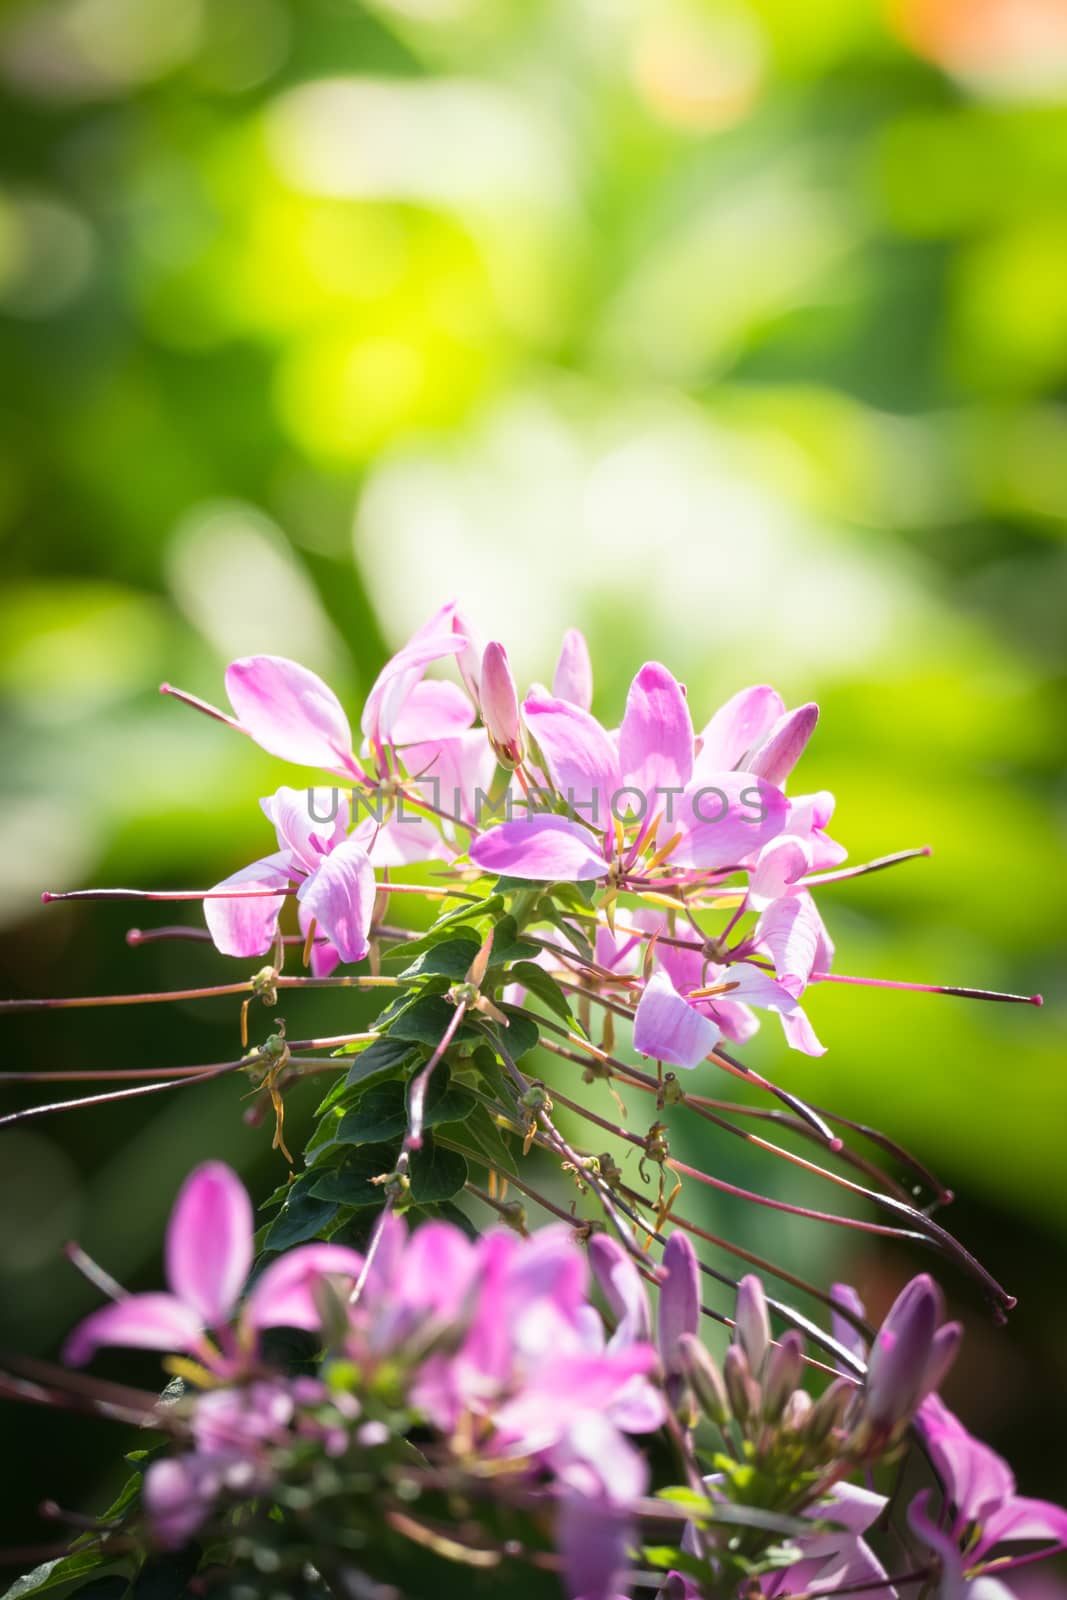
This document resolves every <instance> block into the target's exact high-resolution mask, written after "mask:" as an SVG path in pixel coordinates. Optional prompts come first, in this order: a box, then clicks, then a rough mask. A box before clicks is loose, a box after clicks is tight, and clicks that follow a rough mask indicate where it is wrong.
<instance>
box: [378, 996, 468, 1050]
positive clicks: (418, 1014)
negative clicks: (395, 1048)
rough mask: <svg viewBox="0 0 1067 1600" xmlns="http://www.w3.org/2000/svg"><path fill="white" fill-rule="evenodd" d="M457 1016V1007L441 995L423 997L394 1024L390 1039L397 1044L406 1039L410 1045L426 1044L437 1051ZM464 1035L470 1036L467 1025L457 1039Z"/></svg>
mask: <svg viewBox="0 0 1067 1600" xmlns="http://www.w3.org/2000/svg"><path fill="white" fill-rule="evenodd" d="M455 1015H456V1008H455V1006H452V1005H449V1003H448V1001H447V1000H443V999H442V998H441V996H440V995H436V994H428V995H422V996H421V997H420V998H419V999H418V1000H416V1001H415V1004H414V1005H412V1006H409V1007H408V1009H407V1010H406V1011H404V1012H403V1013H402V1014H401V1015H400V1016H398V1017H397V1019H396V1020H395V1022H393V1023H392V1025H391V1027H390V1031H389V1037H390V1039H392V1040H394V1041H397V1042H399V1041H400V1040H402V1039H406V1040H407V1041H408V1043H409V1044H425V1045H429V1046H430V1048H431V1049H435V1048H436V1046H437V1045H439V1044H440V1043H441V1040H442V1039H443V1038H444V1034H445V1030H446V1028H447V1027H448V1026H449V1024H450V1023H451V1022H452V1021H453V1019H454V1018H455ZM464 1035H467V1036H469V1029H468V1028H467V1026H466V1023H464V1024H462V1025H461V1027H460V1029H459V1032H458V1034H457V1036H456V1037H457V1038H462V1037H463V1036H464Z"/></svg>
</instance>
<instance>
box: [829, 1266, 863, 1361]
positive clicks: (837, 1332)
mask: <svg viewBox="0 0 1067 1600" xmlns="http://www.w3.org/2000/svg"><path fill="white" fill-rule="evenodd" d="M830 1294H831V1296H832V1297H833V1299H834V1300H835V1301H836V1302H837V1304H838V1305H840V1306H844V1307H845V1309H846V1310H847V1311H851V1312H852V1313H853V1315H854V1316H857V1317H859V1318H860V1320H861V1321H863V1320H865V1319H866V1316H867V1307H866V1306H865V1305H864V1303H863V1301H862V1300H861V1299H860V1297H859V1295H858V1294H857V1293H856V1291H855V1289H854V1288H853V1287H852V1285H851V1284H850V1283H833V1284H831V1285H830ZM830 1331H831V1333H832V1334H833V1336H834V1338H835V1339H836V1340H837V1342H838V1344H843V1345H844V1347H845V1349H846V1350H850V1351H851V1352H852V1354H853V1355H854V1356H855V1357H856V1359H857V1361H862V1362H864V1363H866V1360H867V1341H866V1339H865V1338H864V1337H863V1334H862V1333H860V1332H859V1330H858V1329H857V1328H854V1327H853V1326H852V1323H851V1322H847V1321H846V1320H845V1318H844V1317H843V1316H841V1315H840V1314H839V1313H838V1312H836V1311H831V1313H830ZM838 1365H839V1367H840V1370H841V1371H842V1372H845V1373H848V1372H849V1371H850V1369H849V1368H847V1367H844V1366H841V1364H840V1363H838Z"/></svg>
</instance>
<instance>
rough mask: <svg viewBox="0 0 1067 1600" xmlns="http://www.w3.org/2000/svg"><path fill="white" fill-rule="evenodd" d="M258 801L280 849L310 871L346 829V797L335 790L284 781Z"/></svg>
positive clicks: (338, 841)
mask: <svg viewBox="0 0 1067 1600" xmlns="http://www.w3.org/2000/svg"><path fill="white" fill-rule="evenodd" d="M259 803H260V805H261V806H262V808H263V812H264V815H265V816H267V817H268V818H269V819H270V821H271V822H273V824H274V826H275V829H276V830H277V834H278V846H279V848H280V849H281V850H290V851H291V852H292V853H293V855H294V856H296V857H297V859H298V860H299V861H300V863H301V865H302V866H304V867H306V868H307V870H308V871H309V872H314V870H315V868H316V867H317V866H318V864H319V862H320V860H321V859H322V857H323V856H324V855H326V854H327V852H328V851H330V850H332V849H333V847H334V845H335V844H340V842H341V840H342V839H343V838H344V837H345V834H346V833H347V832H348V814H349V803H348V796H347V795H345V794H342V793H341V792H340V790H338V789H328V788H325V787H321V786H320V787H317V788H308V789H292V788H290V787H289V785H288V784H283V785H282V787H281V788H280V789H276V790H275V792H274V793H273V794H272V795H268V796H267V797H266V798H265V799H263V800H261V801H260V802H259Z"/></svg>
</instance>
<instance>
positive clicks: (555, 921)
mask: <svg viewBox="0 0 1067 1600" xmlns="http://www.w3.org/2000/svg"><path fill="white" fill-rule="evenodd" d="M543 917H544V920H545V921H546V922H550V923H551V924H552V926H553V927H554V928H558V929H559V931H560V933H562V935H563V937H564V938H565V939H566V940H567V942H568V944H572V945H573V946H574V948H575V950H577V952H578V954H579V955H580V956H582V957H583V959H584V960H586V961H592V960H593V959H594V955H595V951H594V950H593V946H592V944H591V942H590V941H589V940H588V939H587V938H586V936H585V934H584V933H583V932H582V930H581V929H580V928H576V927H575V926H574V924H573V923H571V922H568V921H567V920H566V919H565V918H564V917H561V916H560V914H559V912H558V911H555V910H546V911H545V912H544V913H543Z"/></svg>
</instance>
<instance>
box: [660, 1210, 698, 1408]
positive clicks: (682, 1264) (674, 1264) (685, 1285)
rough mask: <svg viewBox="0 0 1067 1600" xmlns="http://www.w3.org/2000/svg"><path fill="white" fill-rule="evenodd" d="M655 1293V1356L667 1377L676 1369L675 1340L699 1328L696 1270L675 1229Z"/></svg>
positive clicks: (686, 1244)
mask: <svg viewBox="0 0 1067 1600" xmlns="http://www.w3.org/2000/svg"><path fill="white" fill-rule="evenodd" d="M663 1270H664V1272H665V1273H666V1277H665V1278H664V1279H663V1282H662V1283H661V1285H660V1291H659V1353H660V1357H661V1359H662V1361H663V1367H664V1371H665V1372H666V1373H667V1375H668V1377H670V1375H671V1374H672V1373H675V1372H677V1371H678V1370H679V1366H678V1340H679V1339H680V1338H681V1336H682V1334H683V1333H693V1334H695V1333H696V1331H697V1329H698V1328H699V1326H700V1268H699V1266H698V1265H697V1258H696V1255H695V1253H694V1251H693V1246H692V1245H691V1244H690V1243H689V1240H688V1238H687V1237H686V1235H685V1234H684V1233H679V1232H678V1231H677V1230H676V1231H675V1232H674V1233H672V1234H671V1236H670V1238H669V1239H668V1240H667V1243H666V1246H665V1248H664V1251H663Z"/></svg>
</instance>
